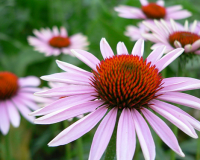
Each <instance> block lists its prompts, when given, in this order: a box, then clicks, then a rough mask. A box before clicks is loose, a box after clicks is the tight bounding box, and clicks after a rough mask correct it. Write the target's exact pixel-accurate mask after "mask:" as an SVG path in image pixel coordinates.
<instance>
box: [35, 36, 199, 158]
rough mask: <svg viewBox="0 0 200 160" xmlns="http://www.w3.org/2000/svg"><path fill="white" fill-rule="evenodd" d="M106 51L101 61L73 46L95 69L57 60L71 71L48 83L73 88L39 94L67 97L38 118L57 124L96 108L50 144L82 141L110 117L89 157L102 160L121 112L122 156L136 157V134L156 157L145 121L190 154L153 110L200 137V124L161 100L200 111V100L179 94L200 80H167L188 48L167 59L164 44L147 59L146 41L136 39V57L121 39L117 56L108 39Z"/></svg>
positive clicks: (54, 76)
mask: <svg viewBox="0 0 200 160" xmlns="http://www.w3.org/2000/svg"><path fill="white" fill-rule="evenodd" d="M100 49H101V53H102V56H103V57H104V60H101V61H100V60H99V59H97V58H96V57H95V56H94V55H92V54H91V53H89V52H86V51H83V50H72V52H73V53H74V54H75V56H76V57H77V58H79V59H80V60H82V61H83V62H84V63H85V64H87V65H88V66H89V67H91V69H92V72H88V71H86V70H83V69H81V68H78V67H76V66H74V65H71V64H69V63H65V62H61V61H57V64H58V66H59V67H60V68H61V69H63V70H64V71H66V72H63V73H56V74H52V75H47V76H43V77H41V78H42V79H44V80H47V81H53V82H62V83H66V85H68V87H62V88H53V89H50V90H48V91H45V92H39V93H37V95H40V96H44V97H46V96H48V97H58V96H67V97H66V98H62V99H59V100H57V101H55V102H54V103H52V104H50V105H48V106H46V107H44V108H42V109H39V110H36V111H34V112H33V113H31V115H35V116H39V115H44V116H42V117H40V118H38V119H36V120H35V123H37V124H52V123H57V122H60V121H63V120H65V119H68V118H71V117H75V116H77V115H80V114H84V113H88V112H91V113H89V114H88V115H86V116H85V117H84V118H82V119H80V120H78V121H77V122H75V123H74V124H72V125H71V126H69V127H68V128H66V129H65V130H63V131H62V132H61V133H60V134H59V135H57V136H56V137H55V138H54V139H53V140H52V141H51V142H50V143H49V146H59V145H64V144H67V143H70V142H72V141H74V140H76V139H78V138H79V137H81V136H83V135H84V134H85V133H87V132H88V131H90V130H91V129H92V128H93V127H94V126H95V125H96V124H97V123H99V122H100V121H101V119H102V118H103V117H104V116H105V117H104V118H103V120H102V121H101V123H100V125H99V127H98V129H97V131H96V133H95V135H94V138H93V142H92V146H91V149H90V155H89V159H90V160H94V159H95V160H98V159H100V158H101V156H102V154H103V153H104V151H105V149H106V147H107V145H108V143H109V141H110V138H111V136H112V133H113V130H114V126H115V123H116V117H117V112H118V113H119V114H120V113H121V115H120V118H119V123H118V128H117V146H116V148H117V152H116V153H117V159H118V160H131V159H132V158H133V155H134V152H135V147H136V134H135V132H136V133H137V136H138V139H139V142H140V145H141V148H142V151H143V154H144V157H145V159H155V144H154V141H153V137H152V135H151V132H150V129H149V127H148V124H147V123H146V121H145V119H146V120H147V121H148V122H149V124H150V125H151V126H152V128H153V129H154V130H155V132H156V133H157V134H158V135H159V136H160V138H161V139H162V140H163V141H164V142H165V143H166V144H167V145H168V146H169V147H170V148H171V149H172V150H174V151H175V152H176V153H177V154H179V155H180V156H184V154H183V152H182V151H181V148H180V147H179V144H178V141H177V139H176V137H175V135H174V134H173V132H172V131H171V129H170V128H169V127H168V126H167V125H166V123H165V122H164V121H163V120H162V119H160V118H159V117H158V116H156V115H155V114H154V113H153V112H151V111H150V110H154V111H155V112H157V113H159V114H161V115H162V116H164V117H165V118H166V119H168V120H169V121H170V122H172V123H173V124H174V125H176V126H177V127H178V128H180V129H181V130H182V131H183V132H185V133H186V134H188V135H189V136H191V137H193V138H197V134H196V132H195V130H194V128H195V129H198V130H200V122H199V121H197V120H196V119H194V118H193V117H192V116H190V115H189V114H187V113H186V112H184V111H183V110H181V109H180V108H178V107H176V106H174V105H172V104H169V103H166V102H163V101H161V100H164V101H168V102H173V103H178V104H181V105H185V106H189V107H192V108H196V109H200V105H199V104H200V99H198V98H196V97H194V96H191V95H189V94H185V93H181V92H179V91H186V90H191V89H197V88H200V80H197V79H193V78H188V77H172V78H162V77H161V75H160V72H161V71H162V70H163V69H164V68H165V67H167V66H168V65H169V64H170V63H171V62H172V61H173V60H174V59H176V58H177V57H178V56H179V55H181V54H182V52H183V51H184V50H183V49H182V48H178V49H175V50H173V51H171V52H170V53H168V54H166V55H165V56H163V57H162V55H163V53H164V50H165V47H164V46H162V47H158V48H156V49H155V50H153V51H152V52H151V53H150V55H149V56H148V57H147V58H146V60H144V59H143V51H144V41H143V40H142V39H140V40H138V41H137V42H136V44H135V46H134V48H133V50H132V54H130V55H129V54H128V51H127V49H126V47H125V45H124V43H122V42H119V43H118V44H117V55H114V53H113V51H112V49H111V47H110V46H109V44H108V43H107V41H106V40H105V39H104V38H103V39H102V40H101V42H100ZM161 57H162V58H161ZM143 117H144V118H145V119H144V118H143Z"/></svg>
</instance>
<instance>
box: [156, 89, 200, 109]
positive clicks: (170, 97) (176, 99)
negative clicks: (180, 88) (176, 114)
mask: <svg viewBox="0 0 200 160" xmlns="http://www.w3.org/2000/svg"><path fill="white" fill-rule="evenodd" d="M157 99H160V100H164V101H168V102H172V103H177V104H181V105H184V106H188V107H191V108H195V109H199V110H200V99H199V98H197V97H195V96H192V95H189V94H186V93H180V92H166V93H164V94H162V95H160V96H158V98H157Z"/></svg>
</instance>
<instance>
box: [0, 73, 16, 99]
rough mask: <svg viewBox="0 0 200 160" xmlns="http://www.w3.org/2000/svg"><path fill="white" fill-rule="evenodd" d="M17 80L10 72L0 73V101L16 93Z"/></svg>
mask: <svg viewBox="0 0 200 160" xmlns="http://www.w3.org/2000/svg"><path fill="white" fill-rule="evenodd" d="M18 88H19V86H18V78H17V76H16V75H14V74H13V73H10V72H0V100H5V99H9V98H11V97H12V96H14V95H15V94H16V93H17V90H18Z"/></svg>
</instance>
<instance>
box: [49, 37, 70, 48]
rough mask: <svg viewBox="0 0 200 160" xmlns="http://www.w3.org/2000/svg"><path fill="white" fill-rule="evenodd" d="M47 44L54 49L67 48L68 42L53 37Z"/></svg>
mask: <svg viewBox="0 0 200 160" xmlns="http://www.w3.org/2000/svg"><path fill="white" fill-rule="evenodd" d="M49 44H50V45H51V46H52V47H56V48H62V47H68V46H69V45H70V40H69V38H67V37H62V36H55V37H52V38H51V39H50V40H49Z"/></svg>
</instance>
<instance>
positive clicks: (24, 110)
mask: <svg viewBox="0 0 200 160" xmlns="http://www.w3.org/2000/svg"><path fill="white" fill-rule="evenodd" d="M12 101H13V103H14V104H15V107H17V109H18V110H19V111H20V113H21V114H22V115H23V116H24V118H26V119H27V120H28V121H29V122H31V123H33V121H34V119H35V118H34V117H31V116H29V115H28V114H29V113H31V110H29V109H28V108H27V107H26V106H25V105H24V104H23V103H22V102H21V100H20V97H15V98H13V99H12Z"/></svg>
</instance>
